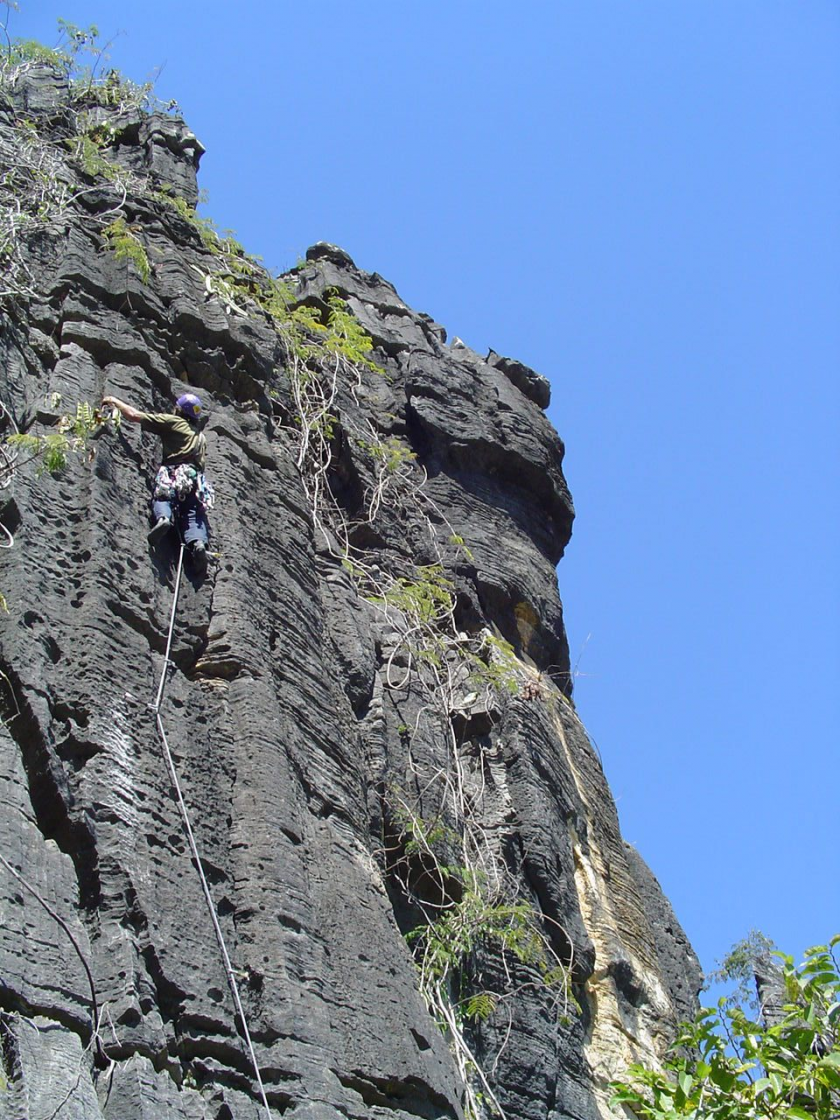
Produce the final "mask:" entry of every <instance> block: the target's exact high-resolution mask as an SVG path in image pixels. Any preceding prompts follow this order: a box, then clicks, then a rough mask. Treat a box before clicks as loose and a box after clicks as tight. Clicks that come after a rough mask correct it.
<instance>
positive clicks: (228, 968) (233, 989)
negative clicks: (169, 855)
mask: <svg viewBox="0 0 840 1120" xmlns="http://www.w3.org/2000/svg"><path fill="white" fill-rule="evenodd" d="M184 549H185V545H184V544H183V542H182V543H181V547H180V551H179V553H178V570H177V573H176V576H175V591H174V593H173V596H172V614H171V615H170V618H169V633H168V634H167V636H166V653H165V654H164V660H163V669H162V671H161V674H160V683H159V685H158V690H157V696H156V697H155V702H154V704H151V705H150V708H151V710H152V711H153V712H154V716H155V723H156V725H157V730H158V735H159V736H160V741H161V744H162V746H163V753H164V757H165V759H166V765H167V767H168V769H169V777H170V778H171V780H172V787H173V789H174V790H175V797H176V800H177V802H178V808H179V810H180V812H181V820H182V823H183V825H184V832H185V833H186V836H187V841H188V842H189V845H190V851H191V853H192V858H193V863H194V864H195V867H196V870H197V871H198V877H199V879H200V880H201V889H202V890H203V891H204V898H205V901H206V903H207V910H208V912H209V914H210V920H211V921H212V923H213V930H214V932H215V934H216V941H217V942H218V945H219V951H220V952H221V954H222V961H223V963H224V966H225V972H226V973H227V980H228V986H229V988H230V994H231V995H232V996H233V1002H234V1006H235V1007H236V1013H237V1015H238V1016H239V1020H240V1022H241V1023H242V1033H243V1035H244V1037H245V1043H246V1045H247V1047H248V1053H249V1055H250V1058H251V1064H252V1066H253V1067H254V1073H255V1074H256V1077H257V1084H258V1086H259V1091H260V1097H261V1099H262V1103H263V1107H264V1108H265V1115H266V1120H271V1110H270V1108H269V1107H268V1100H267V1099H266V1095H265V1087H264V1085H263V1080H262V1075H261V1074H260V1067H259V1065H258V1063H257V1055H256V1054H255V1052H254V1045H253V1043H252V1042H251V1032H250V1031H249V1030H248V1023H247V1020H246V1019H245V1011H244V1008H243V1007H242V1000H241V999H240V996H239V985H238V984H237V983H236V973H235V972H234V970H233V965H232V964H231V962H230V954H229V953H228V950H227V945H226V944H225V938H224V934H223V933H222V927H221V925H220V924H219V918H218V915H217V914H216V907H215V905H214V903H213V896H212V895H211V893H210V887H209V885H208V883H207V878H206V876H205V874H204V868H203V867H202V864H201V857H200V856H199V854H198V846H197V845H196V842H195V836H194V835H193V830H192V825H191V823H190V816H189V813H188V812H187V806H186V802H185V801H184V795H183V793H182V792H181V783H180V781H179V780H178V772H177V770H176V769H175V760H174V759H173V757H172V752H171V751H170V749H169V743H168V741H167V738H166V729H165V728H164V726H163V720H162V719H161V714H160V708H161V704H162V703H163V695H164V692H165V690H166V678H167V673H168V671H169V669H170V667H171V666H172V665H173V662H172V661H171V660H170V653H171V652H172V635H173V632H174V630H175V615H176V612H177V610H178V597H179V595H180V591H181V574H182V572H183V570H184Z"/></svg>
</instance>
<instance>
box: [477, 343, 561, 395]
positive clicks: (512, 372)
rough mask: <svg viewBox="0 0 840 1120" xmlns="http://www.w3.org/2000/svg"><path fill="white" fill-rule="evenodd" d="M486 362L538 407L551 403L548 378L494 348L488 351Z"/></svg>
mask: <svg viewBox="0 0 840 1120" xmlns="http://www.w3.org/2000/svg"><path fill="white" fill-rule="evenodd" d="M487 362H488V364H489V365H491V366H493V367H494V368H495V369H500V370H501V371H502V373H503V374H504V375H505V376H506V377H509V378H510V380H511V381H512V382H513V384H514V385H515V386H516V387H517V389H521V391H522V392H523V393H524V394H525V396H526V397H527V398H528V399H529V400H532V401H533V402H534V403H535V404H538V405H539V406H540V408H548V406H549V405H550V404H551V383H550V382H549V380H548V378H546V377H543V376H542V375H541V374H539V373H535V372H534V371H533V370H532V369H529V368H528V366H526V365H523V364H522V362H517V361H516V359H515V358H503V357H502V356H501V355H500V354H497V353H496V351H495V350H491V351H490V352H489V353H488V355H487Z"/></svg>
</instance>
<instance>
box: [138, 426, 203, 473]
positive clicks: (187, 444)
mask: <svg viewBox="0 0 840 1120" xmlns="http://www.w3.org/2000/svg"><path fill="white" fill-rule="evenodd" d="M140 427H141V428H142V429H143V431H144V432H156V433H157V435H159V436H160V438H161V442H162V444H163V454H162V456H161V462H162V463H163V465H164V466H165V467H174V466H176V465H177V464H178V463H192V464H194V466H196V467H198V469H199V470H200V471H203V470H204V463H205V461H206V459H207V440H206V439H205V438H204V434H203V432H199V431H198V429H197V428H194V427H193V426H192V424H191V423H190V422H189V420H185V419H184V417H183V416H178V415H177V414H176V413H174V412H141V413H140Z"/></svg>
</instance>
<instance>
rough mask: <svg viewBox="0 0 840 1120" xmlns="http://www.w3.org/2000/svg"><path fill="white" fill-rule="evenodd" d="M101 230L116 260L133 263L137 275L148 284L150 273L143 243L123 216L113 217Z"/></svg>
mask: <svg viewBox="0 0 840 1120" xmlns="http://www.w3.org/2000/svg"><path fill="white" fill-rule="evenodd" d="M102 232H103V234H104V235H105V239H106V240H107V242H108V247H109V248H110V249H111V251H112V252H113V254H114V256H115V257H116V258H117V260H118V261H128V262H129V263H130V264H133V265H134V267H135V269H136V270H137V275H138V276H139V277H140V279H141V280H142V281H143V283H144V284H148V282H149V278H150V276H151V275H152V270H151V267H150V265H149V258H148V256H147V254H146V250H145V249H144V248H143V243H142V242H141V241H140V238H139V237H138V236H137V234H136V233H135V232H134V231H133V230H132V229H131V228H130V227H129V226H128V224H127V223H126V220H125V218H115V219H114V221H113V222H111V224H110V225H109V226H106V227H105V229H104V230H103V231H102Z"/></svg>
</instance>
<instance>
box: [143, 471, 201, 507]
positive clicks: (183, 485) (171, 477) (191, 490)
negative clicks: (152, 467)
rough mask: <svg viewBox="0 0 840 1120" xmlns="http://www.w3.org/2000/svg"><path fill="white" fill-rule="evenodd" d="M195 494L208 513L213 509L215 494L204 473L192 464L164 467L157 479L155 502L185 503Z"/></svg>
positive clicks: (158, 473)
mask: <svg viewBox="0 0 840 1120" xmlns="http://www.w3.org/2000/svg"><path fill="white" fill-rule="evenodd" d="M193 494H195V497H196V500H197V501H198V504H199V505H200V506H201V507H202V508H203V509H204V510H205V511H206V510H210V509H212V508H213V502H214V501H215V497H216V495H215V492H214V490H213V485H212V483H210V482H208V481H207V477H206V475H205V474H204V471H200V470H198V468H197V467H195V466H193V464H192V463H178V464H176V465H174V466H169V467H168V466H162V467H161V468H160V469H159V470H158V472H157V476H156V477H155V495H154V496H155V501H158V502H185V501H186V500H187V499H188V498H189V497H190V496H191V495H193Z"/></svg>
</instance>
